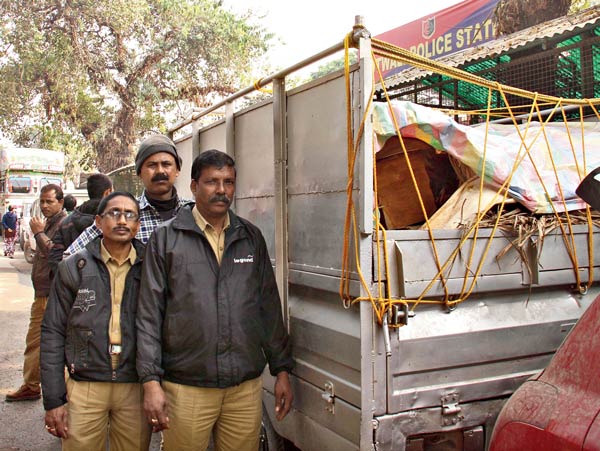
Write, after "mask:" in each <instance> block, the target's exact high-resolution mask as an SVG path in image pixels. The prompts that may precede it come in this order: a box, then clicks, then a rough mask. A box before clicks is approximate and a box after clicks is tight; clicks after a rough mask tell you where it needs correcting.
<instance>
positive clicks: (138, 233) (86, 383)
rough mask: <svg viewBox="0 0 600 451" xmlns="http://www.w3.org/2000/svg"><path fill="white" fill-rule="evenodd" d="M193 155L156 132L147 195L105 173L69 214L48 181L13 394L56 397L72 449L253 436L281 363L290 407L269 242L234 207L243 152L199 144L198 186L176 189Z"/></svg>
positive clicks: (56, 416) (139, 163) (180, 446)
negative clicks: (265, 392) (235, 154)
mask: <svg viewBox="0 0 600 451" xmlns="http://www.w3.org/2000/svg"><path fill="white" fill-rule="evenodd" d="M181 164H182V161H181V158H180V157H179V155H178V153H177V148H176V147H175V144H174V143H173V142H172V141H171V140H170V139H169V138H168V137H166V136H163V135H154V136H151V137H149V138H146V139H145V140H144V141H142V143H141V144H140V146H139V148H138V152H137V154H136V158H135V168H136V172H137V175H138V176H139V177H140V179H141V181H142V183H143V185H144V191H143V193H142V194H141V196H140V197H139V198H135V197H134V196H133V195H132V194H130V193H127V192H123V191H113V186H112V183H111V180H110V178H109V177H107V176H106V175H104V174H94V175H92V176H91V177H90V178H89V180H88V185H87V189H88V194H89V198H90V200H89V201H87V202H85V203H84V204H82V205H81V206H80V207H78V208H76V209H74V210H73V212H72V213H71V214H70V215H67V213H66V211H65V204H66V202H65V201H66V199H65V197H64V196H63V192H62V189H61V188H60V186H58V185H46V186H44V187H43V188H42V190H41V193H40V207H41V211H42V214H43V216H44V218H32V219H31V222H30V227H31V231H32V233H33V234H34V238H35V240H36V244H37V250H36V254H35V257H34V262H33V267H32V281H33V287H34V291H35V295H34V301H33V304H32V307H31V316H30V322H29V330H28V332H27V336H26V344H25V359H24V365H23V383H22V385H21V387H20V388H19V389H18V390H16V391H15V392H12V393H9V394H8V395H7V396H6V401H8V402H17V401H29V400H37V399H40V398H41V397H43V405H44V409H45V411H46V414H45V427H46V429H47V431H48V432H49V433H50V434H52V435H54V436H56V437H60V438H61V440H62V448H63V450H81V451H83V450H85V451H88V450H104V449H107V443H108V445H109V447H110V449H111V450H116V451H119V450H121V451H130V450H147V449H148V447H149V444H150V439H151V434H152V432H159V431H160V432H161V433H162V446H163V449H164V450H166V451H185V450H205V449H206V448H207V446H208V444H209V440H210V437H211V435H212V436H213V440H214V446H215V449H216V450H222V451H225V450H229V451H238V450H239V451H241V450H248V451H250V450H252V451H255V450H257V449H258V446H259V431H260V424H261V417H262V397H261V393H262V377H261V375H262V373H263V370H264V369H265V366H266V365H267V364H268V365H269V371H270V373H271V374H272V375H273V376H274V377H275V388H274V392H275V399H276V403H275V416H276V418H277V419H278V420H281V419H283V418H284V417H285V416H286V415H287V414H288V412H289V410H290V408H291V405H292V400H293V394H292V389H291V385H290V380H289V374H290V371H291V369H292V367H293V360H292V356H291V348H290V340H289V337H288V335H287V332H286V329H285V327H284V323H283V318H282V312H281V307H280V299H279V294H278V290H277V286H276V283H275V276H274V273H273V268H272V266H271V261H270V258H269V255H268V252H267V246H266V243H265V240H264V237H263V235H262V233H261V232H260V230H259V229H258V228H257V227H256V226H254V225H253V224H251V223H250V222H249V221H248V220H246V219H244V218H242V217H240V216H237V215H236V214H235V213H234V212H233V211H232V210H231V209H230V206H231V203H232V200H233V198H234V195H235V182H236V169H235V162H234V160H233V159H232V158H231V157H230V156H229V155H227V154H226V153H223V152H220V151H217V150H209V151H205V152H202V153H201V154H200V155H199V156H198V157H196V159H195V160H194V161H193V164H192V170H191V178H192V181H191V185H190V189H191V192H192V194H193V197H194V198H193V200H190V201H188V200H186V199H182V198H180V197H179V195H178V193H177V190H176V189H175V181H176V179H177V177H178V175H179V172H180V170H181ZM9 213H11V209H9V212H7V214H6V215H4V216H5V217H3V218H2V223H3V228H4V230H5V239H4V246H5V247H4V253H5V256H12V255H13V254H14V238H13V241H12V243H11V241H10V239H11V235H10V233H8V235H9V236H8V239H7V232H8V231H11V230H12V231H13V232H14V231H15V230H16V215H14V213H13V215H14V218H15V222H13V219H12V218H13V216H12V215H9ZM5 218H6V219H5ZM15 235H16V233H15ZM15 235H13V236H15ZM11 246H12V247H11ZM65 368H66V371H67V374H68V375H67V376H65Z"/></svg>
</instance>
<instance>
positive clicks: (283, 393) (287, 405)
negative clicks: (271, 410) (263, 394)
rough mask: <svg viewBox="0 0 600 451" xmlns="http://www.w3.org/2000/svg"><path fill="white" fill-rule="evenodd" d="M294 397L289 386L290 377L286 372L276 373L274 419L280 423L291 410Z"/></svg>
mask: <svg viewBox="0 0 600 451" xmlns="http://www.w3.org/2000/svg"><path fill="white" fill-rule="evenodd" d="M293 400H294V395H293V393H292V386H291V385H290V375H289V374H288V372H287V371H281V372H279V373H277V380H276V381H275V417H276V418H277V421H281V420H283V419H284V418H285V416H286V415H287V414H288V412H289V411H290V409H291V408H292V401H293Z"/></svg>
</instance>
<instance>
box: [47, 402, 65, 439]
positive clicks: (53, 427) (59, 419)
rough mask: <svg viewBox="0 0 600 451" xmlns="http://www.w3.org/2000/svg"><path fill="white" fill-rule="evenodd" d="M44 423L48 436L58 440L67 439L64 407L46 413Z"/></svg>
mask: <svg viewBox="0 0 600 451" xmlns="http://www.w3.org/2000/svg"><path fill="white" fill-rule="evenodd" d="M44 422H45V423H46V430H47V431H48V432H50V434H52V435H54V436H56V437H60V438H69V434H68V430H69V427H68V424H67V422H68V420H67V409H66V408H65V406H64V405H62V406H60V407H57V408H56V409H52V410H48V411H46V417H45V418H44Z"/></svg>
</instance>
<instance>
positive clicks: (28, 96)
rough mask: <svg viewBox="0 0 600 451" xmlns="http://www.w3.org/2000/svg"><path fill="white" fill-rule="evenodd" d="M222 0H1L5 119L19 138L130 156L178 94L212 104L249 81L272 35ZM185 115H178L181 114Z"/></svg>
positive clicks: (0, 125)
mask: <svg viewBox="0 0 600 451" xmlns="http://www.w3.org/2000/svg"><path fill="white" fill-rule="evenodd" d="M250 14H251V13H247V14H245V15H243V16H237V15H234V14H233V13H231V12H229V11H226V10H225V9H223V8H222V6H221V2H219V1H216V0H93V1H92V0H22V1H19V2H14V1H12V0H0V17H1V18H2V24H3V25H1V26H0V44H1V45H0V76H1V77H2V80H3V83H2V84H0V129H1V130H2V132H3V133H4V134H5V135H7V136H9V137H10V138H11V139H13V140H14V141H15V142H16V143H18V144H20V145H29V144H31V142H32V140H34V139H35V140H38V141H40V140H41V141H45V142H48V141H50V142H52V143H54V144H56V145H58V146H62V147H61V148H63V149H64V148H66V149H67V150H69V149H71V148H72V147H73V148H76V147H79V148H80V149H81V150H82V151H83V153H84V155H85V156H84V157H83V161H82V164H81V167H82V168H84V167H86V168H87V163H88V153H89V151H93V153H95V155H96V158H97V161H96V163H97V166H98V168H99V169H100V170H101V171H105V172H107V171H109V170H111V169H114V168H117V167H120V166H122V165H124V164H127V163H130V162H131V158H132V154H133V152H134V150H135V145H136V143H137V141H138V140H139V138H140V136H141V135H143V134H144V133H146V132H147V131H148V130H155V131H156V130H164V129H165V127H166V123H167V113H168V112H169V111H172V110H173V107H174V106H175V105H176V103H177V102H179V101H187V102H190V103H191V104H192V105H194V106H205V105H207V104H209V103H210V102H211V101H212V100H214V99H215V98H216V97H219V96H223V95H226V94H229V93H232V92H235V91H236V90H237V89H239V87H240V86H242V85H244V84H246V83H247V82H248V81H249V75H247V74H249V73H250V71H251V69H252V66H251V65H252V62H253V61H254V60H255V58H257V57H259V56H260V55H262V54H264V53H265V52H266V50H267V48H268V44H269V40H270V38H271V36H270V35H269V34H267V33H266V32H265V30H264V29H262V28H261V27H259V26H256V25H251V24H250V23H249V19H250V18H251V15H250ZM176 119H177V118H173V120H176Z"/></svg>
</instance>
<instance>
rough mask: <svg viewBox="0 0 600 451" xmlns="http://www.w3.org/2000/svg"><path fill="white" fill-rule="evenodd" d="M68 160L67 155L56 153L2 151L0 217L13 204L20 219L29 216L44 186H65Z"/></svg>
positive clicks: (27, 149) (52, 151)
mask: <svg viewBox="0 0 600 451" xmlns="http://www.w3.org/2000/svg"><path fill="white" fill-rule="evenodd" d="M64 160H65V156H64V153H63V152H59V151H56V150H48V149H31V148H20V147H11V148H6V149H0V214H4V212H5V210H6V208H7V207H8V206H9V205H12V206H13V207H15V208H16V211H17V216H20V215H21V214H23V216H25V215H27V214H28V211H29V209H30V208H31V205H32V203H33V201H34V200H35V199H37V198H38V197H39V193H40V189H41V188H42V187H43V186H44V185H47V184H50V183H54V184H56V185H59V186H60V187H62V186H63V174H64V170H65V161H64Z"/></svg>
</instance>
